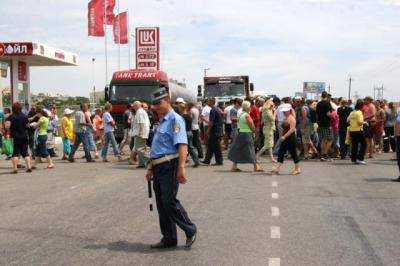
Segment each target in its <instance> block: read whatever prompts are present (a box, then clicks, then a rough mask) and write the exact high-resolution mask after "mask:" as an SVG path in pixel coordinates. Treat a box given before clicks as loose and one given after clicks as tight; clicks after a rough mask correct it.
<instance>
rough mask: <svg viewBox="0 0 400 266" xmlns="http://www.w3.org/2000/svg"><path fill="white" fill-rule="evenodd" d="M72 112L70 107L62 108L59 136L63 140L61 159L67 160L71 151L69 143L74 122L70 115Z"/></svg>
mask: <svg viewBox="0 0 400 266" xmlns="http://www.w3.org/2000/svg"><path fill="white" fill-rule="evenodd" d="M73 113H74V111H72V110H71V109H69V108H67V109H65V110H64V116H63V118H62V119H61V137H62V140H63V157H62V160H67V159H68V156H69V154H70V153H71V145H72V142H73V140H74V124H73V122H72V119H71V116H72V114H73Z"/></svg>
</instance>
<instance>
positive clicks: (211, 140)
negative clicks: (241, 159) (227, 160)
mask: <svg viewBox="0 0 400 266" xmlns="http://www.w3.org/2000/svg"><path fill="white" fill-rule="evenodd" d="M213 155H215V162H216V163H217V164H222V163H223V159H222V151H221V137H220V136H217V135H215V134H212V133H211V134H210V136H209V137H208V142H207V153H206V158H205V159H204V162H205V163H210V162H211V159H212V157H213Z"/></svg>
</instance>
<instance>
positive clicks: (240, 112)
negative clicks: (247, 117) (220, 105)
mask: <svg viewBox="0 0 400 266" xmlns="http://www.w3.org/2000/svg"><path fill="white" fill-rule="evenodd" d="M242 113H243V108H242V107H240V108H239V110H238V111H237V120H238V123H237V126H238V128H239V129H240V126H239V117H240V115H241V114H242Z"/></svg>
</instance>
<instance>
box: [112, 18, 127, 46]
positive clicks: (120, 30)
mask: <svg viewBox="0 0 400 266" xmlns="http://www.w3.org/2000/svg"><path fill="white" fill-rule="evenodd" d="M114 42H115V43H117V44H118V43H120V44H127V43H128V12H123V13H120V14H119V15H118V16H116V17H115V20H114Z"/></svg>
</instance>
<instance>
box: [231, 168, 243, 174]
mask: <svg viewBox="0 0 400 266" xmlns="http://www.w3.org/2000/svg"><path fill="white" fill-rule="evenodd" d="M231 172H234V173H239V172H242V170H240V169H239V168H233V169H231Z"/></svg>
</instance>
